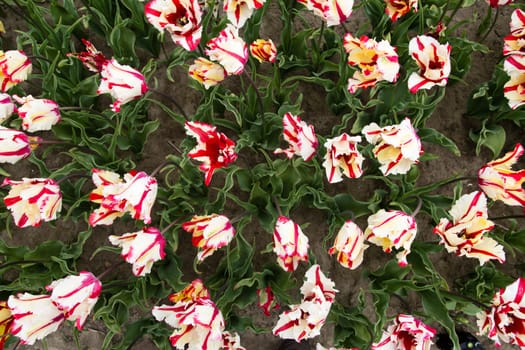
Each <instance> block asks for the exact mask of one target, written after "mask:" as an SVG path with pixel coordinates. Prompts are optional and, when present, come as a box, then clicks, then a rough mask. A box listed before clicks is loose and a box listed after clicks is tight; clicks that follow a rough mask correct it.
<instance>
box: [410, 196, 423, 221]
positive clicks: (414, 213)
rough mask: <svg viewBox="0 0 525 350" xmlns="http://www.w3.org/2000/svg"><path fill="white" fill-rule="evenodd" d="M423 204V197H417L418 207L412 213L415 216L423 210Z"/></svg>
mask: <svg viewBox="0 0 525 350" xmlns="http://www.w3.org/2000/svg"><path fill="white" fill-rule="evenodd" d="M422 206H423V200H422V199H421V197H417V207H416V209H414V211H413V212H412V215H411V216H412V217H413V218H415V217H416V215H417V214H418V213H419V211H420V210H421V207H422Z"/></svg>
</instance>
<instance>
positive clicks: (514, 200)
mask: <svg viewBox="0 0 525 350" xmlns="http://www.w3.org/2000/svg"><path fill="white" fill-rule="evenodd" d="M523 152H524V149H523V146H522V145H521V144H519V143H518V144H516V146H515V147H514V150H512V151H511V152H508V153H506V154H505V155H504V156H503V157H502V158H498V159H496V160H493V161H491V162H488V163H487V164H485V165H484V166H482V167H481V168H480V169H479V171H478V184H479V187H480V188H481V190H482V191H483V192H484V193H485V194H486V195H487V196H488V197H489V198H490V199H492V200H494V201H497V200H500V201H502V202H503V203H505V204H507V205H517V206H522V207H525V189H523V182H525V169H522V170H518V171H514V170H511V168H512V166H513V165H514V164H516V163H517V162H518V160H519V158H520V157H521V156H522V155H523Z"/></svg>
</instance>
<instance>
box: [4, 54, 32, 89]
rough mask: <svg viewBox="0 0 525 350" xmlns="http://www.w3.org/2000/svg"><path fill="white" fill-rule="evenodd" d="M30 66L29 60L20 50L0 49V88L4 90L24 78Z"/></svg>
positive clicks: (29, 71)
mask: <svg viewBox="0 0 525 350" xmlns="http://www.w3.org/2000/svg"><path fill="white" fill-rule="evenodd" d="M32 68H33V66H32V65H31V61H30V60H29V58H28V57H27V56H26V54H25V53H23V52H22V51H16V50H9V51H5V52H4V51H1V50H0V90H2V91H3V92H6V91H7V90H9V89H10V88H12V87H13V86H15V85H16V84H18V83H20V82H22V81H24V80H26V79H27V76H28V75H29V74H30V73H31V69H32Z"/></svg>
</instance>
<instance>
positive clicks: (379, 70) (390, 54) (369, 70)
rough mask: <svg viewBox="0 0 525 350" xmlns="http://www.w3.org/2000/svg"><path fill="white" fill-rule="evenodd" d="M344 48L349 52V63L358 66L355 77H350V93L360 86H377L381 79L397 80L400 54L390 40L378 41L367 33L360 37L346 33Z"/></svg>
mask: <svg viewBox="0 0 525 350" xmlns="http://www.w3.org/2000/svg"><path fill="white" fill-rule="evenodd" d="M344 48H345V51H346V52H347V53H348V64H349V65H351V66H356V67H357V68H358V70H356V71H355V72H354V75H353V77H352V78H350V79H348V91H349V92H350V93H352V94H353V93H355V92H356V91H357V89H359V88H363V89H364V88H368V87H372V86H375V85H376V83H377V82H379V81H388V82H390V83H394V82H395V81H396V80H397V77H398V75H399V62H398V56H397V52H396V49H395V48H394V47H392V46H391V45H390V43H389V42H388V41H386V40H381V41H380V42H377V41H375V40H374V39H370V38H369V37H367V36H365V35H363V36H362V37H360V38H359V39H358V38H354V37H353V36H352V34H350V33H346V35H345V37H344Z"/></svg>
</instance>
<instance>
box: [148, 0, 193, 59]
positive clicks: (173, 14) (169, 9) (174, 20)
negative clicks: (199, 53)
mask: <svg viewBox="0 0 525 350" xmlns="http://www.w3.org/2000/svg"><path fill="white" fill-rule="evenodd" d="M144 13H145V15H146V19H147V20H148V22H150V23H151V24H152V25H153V26H154V27H155V28H156V29H157V30H159V31H160V32H163V31H164V30H165V31H167V32H168V34H170V36H171V39H172V40H173V42H174V43H175V44H177V45H180V46H182V47H183V48H184V49H186V50H188V51H193V50H195V49H196V48H197V46H198V45H199V43H200V41H201V36H202V23H201V21H202V10H201V7H200V5H199V1H198V0H153V1H150V2H148V3H147V4H146V6H145V7H144Z"/></svg>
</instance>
